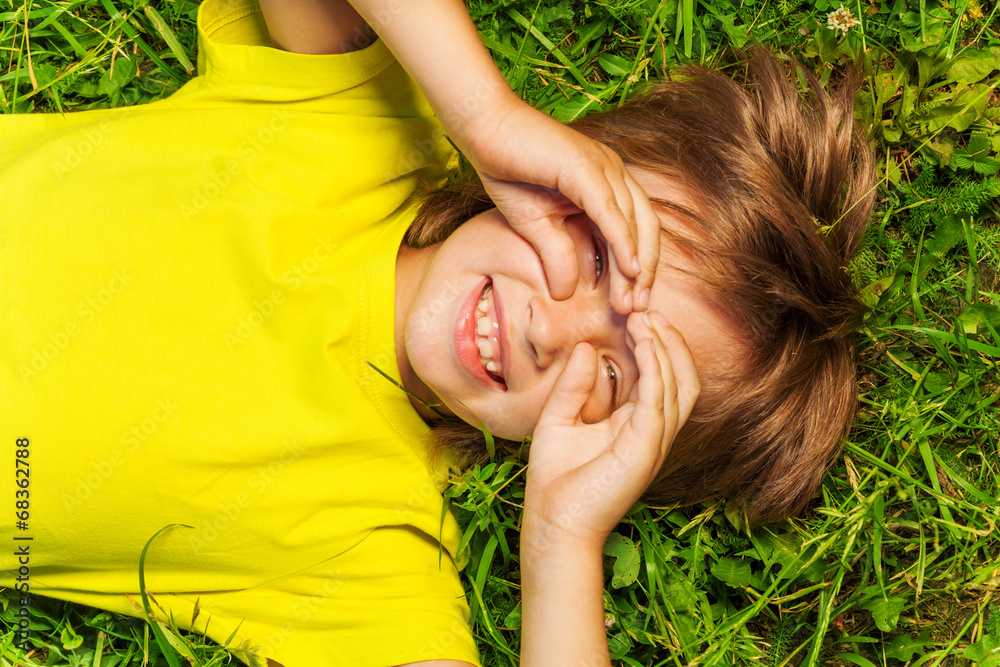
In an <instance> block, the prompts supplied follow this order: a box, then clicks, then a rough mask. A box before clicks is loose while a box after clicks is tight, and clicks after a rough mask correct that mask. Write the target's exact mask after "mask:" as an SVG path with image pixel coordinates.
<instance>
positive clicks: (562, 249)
mask: <svg viewBox="0 0 1000 667" xmlns="http://www.w3.org/2000/svg"><path fill="white" fill-rule="evenodd" d="M564 222H565V219H564V218H555V219H550V218H540V219H538V220H533V221H531V222H529V223H524V224H521V225H518V227H517V231H518V233H519V234H520V235H521V236H523V237H524V238H525V240H526V241H528V243H530V244H531V245H532V246H533V247H534V248H535V252H537V253H538V257H539V258H540V259H541V261H542V270H543V271H544V272H545V281H546V283H547V284H548V286H549V294H551V295H552V298H553V299H556V300H559V301H561V300H563V299H568V298H569V297H571V296H572V295H573V292H574V291H575V290H576V284H577V281H578V280H579V277H580V261H579V259H578V257H577V254H576V245H575V244H574V243H573V239H572V238H571V237H570V235H569V234H568V233H566V228H565V225H564Z"/></svg>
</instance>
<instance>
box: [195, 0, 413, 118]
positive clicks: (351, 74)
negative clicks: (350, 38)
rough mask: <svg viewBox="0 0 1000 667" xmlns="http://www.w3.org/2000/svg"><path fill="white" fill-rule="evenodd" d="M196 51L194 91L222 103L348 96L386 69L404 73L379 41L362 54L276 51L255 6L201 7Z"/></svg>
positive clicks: (223, 0)
mask: <svg viewBox="0 0 1000 667" xmlns="http://www.w3.org/2000/svg"><path fill="white" fill-rule="evenodd" d="M198 46H199V48H198V74H199V77H198V79H196V81H198V82H199V85H197V86H195V88H198V89H199V90H202V91H204V90H206V89H208V90H212V91H215V92H216V93H217V94H218V95H219V98H220V99H219V101H222V100H226V101H229V102H232V101H236V100H238V99H243V100H245V101H247V102H249V103H252V102H258V101H260V100H266V101H268V102H292V101H297V100H302V101H306V100H309V99H312V98H317V97H324V96H329V95H331V94H335V93H341V92H343V91H348V90H350V89H352V88H354V87H356V86H359V85H360V84H362V83H364V82H367V81H368V80H370V79H372V78H373V77H376V76H377V75H379V74H380V73H381V72H383V71H384V70H386V69H402V68H401V67H400V66H399V64H398V63H397V62H396V60H395V58H394V56H393V55H392V53H391V52H390V51H389V49H388V47H386V46H385V44H384V43H383V42H382V41H381V40H377V41H376V42H375V43H373V44H371V45H370V46H368V47H366V48H364V49H360V50H358V51H352V52H350V53H343V54H330V55H306V54H301V53H289V52H287V51H281V50H279V49H275V48H272V47H271V42H270V38H269V36H268V33H267V26H266V25H265V23H264V17H263V14H262V13H261V10H260V6H259V5H258V4H257V2H256V0H206V1H205V2H204V3H202V5H201V6H200V8H199V10H198ZM421 111H424V109H423V108H422V109H421ZM415 115H416V114H415ZM420 115H424V114H420Z"/></svg>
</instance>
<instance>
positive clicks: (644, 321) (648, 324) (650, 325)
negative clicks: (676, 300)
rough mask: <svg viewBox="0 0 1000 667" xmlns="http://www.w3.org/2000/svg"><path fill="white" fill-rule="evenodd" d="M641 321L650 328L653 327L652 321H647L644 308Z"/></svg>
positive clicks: (647, 315)
mask: <svg viewBox="0 0 1000 667" xmlns="http://www.w3.org/2000/svg"><path fill="white" fill-rule="evenodd" d="M642 321H643V323H644V324H645V325H646V326H647V327H649V328H650V329H652V328H653V323H652V322H650V321H649V313H648V312H646V311H645V310H644V311H642Z"/></svg>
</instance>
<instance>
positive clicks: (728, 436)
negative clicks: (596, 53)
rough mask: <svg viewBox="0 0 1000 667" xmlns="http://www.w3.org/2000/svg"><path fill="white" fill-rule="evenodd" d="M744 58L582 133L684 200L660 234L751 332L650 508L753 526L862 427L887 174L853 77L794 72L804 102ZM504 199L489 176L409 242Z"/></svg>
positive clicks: (682, 441)
mask: <svg viewBox="0 0 1000 667" xmlns="http://www.w3.org/2000/svg"><path fill="white" fill-rule="evenodd" d="M743 63H744V68H743V69H744V70H745V71H744V72H743V73H742V75H741V76H740V77H739V81H738V82H737V81H734V80H733V79H731V78H729V77H727V76H724V75H722V74H720V73H718V72H713V71H710V70H706V69H702V68H697V67H682V68H680V69H678V70H677V71H676V72H675V73H674V75H673V76H672V78H671V80H667V81H663V82H659V83H656V84H653V85H650V86H649V87H648V88H647V89H646V90H645V91H644V93H643V94H642V95H640V96H638V97H636V98H634V99H632V100H630V101H629V102H627V103H625V104H624V105H622V106H621V107H620V108H618V109H614V110H610V111H606V112H603V113H598V114H594V115H591V116H588V117H586V118H583V119H581V120H578V121H576V122H574V123H573V124H572V126H573V127H574V128H575V129H577V130H579V131H580V132H582V133H583V134H585V135H587V136H589V137H591V138H593V139H596V140H597V141H600V142H602V143H604V144H607V145H608V146H610V147H611V148H612V149H613V150H614V151H615V152H616V153H618V155H620V156H621V158H622V159H623V160H624V161H625V162H626V164H631V165H636V166H638V167H641V168H643V169H645V170H647V171H651V172H653V173H658V174H661V175H663V176H664V177H666V178H667V179H668V180H669V181H670V182H671V183H672V184H674V185H676V186H678V187H679V188H680V190H681V191H682V192H683V193H684V194H685V196H686V198H687V199H688V202H689V203H688V206H687V207H680V206H678V205H676V204H672V203H669V202H654V203H656V204H658V205H660V206H665V207H667V208H669V209H670V212H671V213H672V214H673V215H675V216H678V215H679V216H681V217H682V218H683V219H684V220H685V222H686V223H687V224H685V225H684V227H685V228H687V231H685V230H676V229H665V230H664V233H665V235H667V236H669V237H670V238H672V239H673V240H674V241H676V242H677V243H679V244H680V245H681V246H683V247H684V248H685V249H686V250H687V251H688V252H690V253H691V254H692V256H693V257H694V259H695V262H694V263H695V265H696V266H697V267H698V270H697V278H698V279H699V280H700V281H701V282H702V284H703V285H704V286H706V287H707V291H708V293H709V295H710V298H711V299H712V300H713V301H714V302H715V303H716V305H717V306H718V307H719V308H721V309H722V311H723V313H724V315H725V316H726V317H727V319H728V321H729V322H730V323H732V325H733V326H734V329H735V331H736V333H737V336H738V338H739V341H738V343H739V345H740V350H739V355H733V356H738V357H739V362H738V363H739V367H738V368H729V369H728V370H723V369H715V370H713V371H711V372H709V373H708V374H707V376H706V375H705V374H702V376H701V384H702V393H701V396H700V397H699V399H698V401H697V404H696V406H695V410H694V413H693V414H692V416H691V418H690V419H689V420H688V422H687V424H686V425H685V426H684V428H683V429H682V430H681V432H680V434H679V435H678V437H677V439H676V441H675V442H674V444H673V447H672V449H671V451H670V454H669V455H668V457H667V460H666V461H665V463H664V465H663V468H662V469H661V471H660V473H659V475H658V476H657V478H656V480H655V481H654V482H653V484H652V485H651V486H650V488H649V489H648V490H647V492H646V495H645V496H644V497H645V498H646V499H647V500H650V501H667V500H678V501H681V502H683V503H685V504H692V503H697V502H701V501H703V500H707V499H711V498H717V497H729V498H732V499H733V500H734V501H736V502H739V503H741V504H743V506H744V511H745V514H746V518H747V520H748V522H749V523H750V524H751V525H755V524H759V523H763V522H767V521H776V520H781V519H784V518H787V517H789V516H792V515H794V514H797V513H798V512H800V511H801V510H802V509H803V508H804V507H805V506H806V504H807V503H808V502H809V501H810V500H811V499H812V497H813V496H814V495H815V493H816V489H817V487H818V486H819V483H820V480H821V478H822V476H823V473H824V472H825V469H826V467H827V465H828V464H829V462H830V460H831V459H832V457H833V456H835V455H836V453H837V452H838V451H839V449H840V446H841V443H842V441H843V439H844V438H845V437H846V435H847V432H848V429H849V428H850V423H851V420H852V418H853V415H854V410H855V403H856V386H855V367H854V362H853V359H852V356H853V355H852V351H853V340H852V339H853V336H854V333H855V331H856V330H857V329H858V327H859V326H860V324H861V318H862V315H863V306H862V305H861V304H860V302H859V301H858V299H857V294H856V289H855V287H854V285H853V284H852V282H851V280H850V278H849V277H848V274H847V272H846V271H845V265H846V263H847V262H848V260H849V258H850V256H851V254H852V253H853V252H854V250H855V248H856V247H857V245H858V243H859V242H860V240H861V236H862V234H863V232H864V229H865V226H866V224H867V221H868V218H869V215H870V212H871V207H872V203H873V199H874V190H875V174H874V166H873V158H872V155H871V151H870V148H869V147H868V144H867V141H866V139H865V138H864V136H863V134H862V132H861V131H860V129H859V127H858V125H857V123H856V122H855V120H854V115H853V106H854V95H855V91H856V81H857V78H858V77H857V74H856V73H854V72H849V73H848V74H846V75H845V76H844V78H843V80H842V82H841V85H840V86H838V87H837V88H836V90H835V91H833V92H832V93H830V94H827V93H825V92H824V91H823V89H822V87H821V85H820V84H819V82H818V81H817V80H816V78H815V77H813V76H812V75H811V74H809V73H808V72H806V71H805V70H804V69H802V68H801V67H797V68H796V69H795V70H793V71H797V72H798V73H799V74H800V79H801V80H804V82H805V83H806V85H807V87H808V91H807V92H806V93H805V94H800V92H799V90H798V87H797V86H796V85H794V84H793V83H792V81H790V78H789V76H788V74H787V70H786V68H784V67H783V66H782V65H781V64H780V63H779V62H778V61H777V60H776V58H775V57H774V56H771V55H770V54H768V53H767V52H766V51H764V50H763V49H758V50H755V51H753V52H751V54H750V56H748V57H746V58H745V59H744V60H743ZM492 206H493V205H492V203H491V202H490V200H489V198H488V197H487V196H486V194H485V192H484V190H483V187H482V184H481V183H480V182H479V180H478V179H476V178H471V179H469V180H466V181H465V182H460V183H455V184H452V185H450V186H448V187H446V188H444V189H441V190H437V191H434V192H431V193H430V194H429V195H428V196H427V198H426V199H425V201H424V204H423V206H422V208H421V210H420V213H419V214H418V217H417V220H416V221H415V222H414V224H413V226H412V227H411V229H410V232H409V234H408V236H407V243H409V244H410V245H413V246H417V247H419V246H425V245H429V244H432V243H436V242H438V241H441V240H443V239H444V238H446V237H447V236H448V235H449V234H450V233H451V232H452V231H454V229H455V228H457V227H458V226H459V225H460V224H462V223H463V222H465V221H466V220H468V219H469V218H471V217H473V216H474V215H476V214H478V213H481V212H483V211H485V210H487V209H489V208H492ZM702 370H703V369H699V372H700V373H702ZM436 433H437V436H438V439H439V441H440V442H443V443H446V444H447V445H448V446H451V447H454V448H457V449H458V450H459V451H460V452H463V453H465V455H466V460H467V461H468V460H471V459H476V458H481V457H483V456H484V447H483V444H482V441H483V438H482V434H481V433H480V432H479V431H477V430H475V429H474V428H473V427H471V426H467V425H466V424H464V423H443V424H441V425H439V426H438V427H437V428H436ZM497 442H498V448H499V449H501V450H506V451H509V452H510V451H513V452H516V451H518V449H519V448H520V447H521V445H520V444H519V443H512V442H503V441H499V440H498V441H497Z"/></svg>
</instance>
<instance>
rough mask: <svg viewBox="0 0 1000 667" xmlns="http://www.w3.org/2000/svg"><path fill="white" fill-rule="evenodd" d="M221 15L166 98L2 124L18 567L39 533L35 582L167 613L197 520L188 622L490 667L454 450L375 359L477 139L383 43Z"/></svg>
mask: <svg viewBox="0 0 1000 667" xmlns="http://www.w3.org/2000/svg"><path fill="white" fill-rule="evenodd" d="M199 30H200V44H201V48H200V58H199V72H200V74H199V76H198V77H196V78H195V79H193V80H192V81H191V82H189V83H188V84H187V85H185V86H184V87H183V88H182V89H181V90H179V91H178V92H177V93H175V94H174V95H173V96H171V97H170V98H168V99H166V100H163V101H160V102H156V103H154V104H150V105H146V106H142V107H136V108H130V109H118V110H108V111H93V112H84V113H78V114H70V115H65V116H60V115H55V114H52V115H35V116H20V117H16V116H15V117H6V118H3V119H0V127H2V131H0V192H2V193H3V197H2V199H3V203H4V205H3V207H2V211H0V235H2V241H0V294H2V297H0V320H2V321H3V322H4V335H3V336H2V339H0V438H3V439H4V448H3V451H6V452H8V454H11V456H10V458H13V456H12V454H13V452H14V449H15V446H16V445H15V441H16V439H17V438H28V439H29V441H30V444H29V445H28V446H27V448H26V449H28V451H29V452H30V456H29V457H28V458H27V459H25V460H26V461H27V466H28V468H29V470H30V478H29V481H30V484H29V485H28V487H26V490H27V491H28V494H27V497H28V500H29V505H30V506H29V508H28V510H27V511H28V513H29V516H28V518H27V520H26V521H25V524H26V525H25V527H23V528H19V527H18V526H17V525H16V524H15V523H14V522H13V521H8V520H5V521H4V522H3V524H2V528H0V530H2V539H3V540H4V543H5V544H6V545H8V546H6V547H5V548H4V549H3V554H4V555H3V557H2V560H0V564H2V569H3V570H4V572H3V573H2V576H0V585H4V586H12V585H13V584H14V578H15V568H16V567H17V566H18V564H17V562H16V561H17V558H16V557H12V555H11V554H12V553H14V551H15V550H14V549H12V548H10V546H9V545H11V544H15V546H16V547H17V548H18V549H21V548H24V547H27V548H28V549H29V553H30V556H29V560H30V578H29V580H28V583H29V584H30V592H31V593H32V594H41V595H48V596H53V597H58V598H63V599H67V600H72V601H76V602H81V603H85V604H89V605H94V606H97V607H102V608H105V609H111V610H114V611H117V612H121V613H126V614H137V613H138V612H137V608H136V604H137V603H138V600H139V598H138V592H139V591H138V589H139V576H138V568H139V555H140V552H141V550H142V548H143V546H144V545H145V544H146V542H147V540H149V539H150V538H151V537H152V536H153V535H154V534H155V533H156V532H157V531H159V530H160V529H161V528H164V527H165V526H168V525H170V524H184V525H187V526H190V528H186V527H180V526H177V527H173V528H170V529H169V530H167V531H165V532H163V533H162V534H161V535H160V536H159V537H158V538H157V539H156V540H155V541H154V542H153V543H152V545H151V546H150V549H149V553H148V556H147V560H146V567H145V578H146V586H147V588H148V589H149V590H150V591H151V592H152V594H153V596H154V597H155V600H156V603H157V604H158V608H156V609H155V610H154V611H155V614H156V615H158V616H160V617H161V618H162V617H164V616H165V615H172V616H173V618H174V619H175V620H176V622H177V623H178V624H180V625H181V626H182V627H187V626H190V625H191V619H192V616H193V614H194V610H195V606H196V605H197V606H198V607H199V608H200V613H199V614H198V616H197V619H196V621H195V622H194V625H193V627H194V628H195V629H196V630H197V631H200V632H205V631H206V628H207V634H208V636H209V637H211V638H212V639H214V640H216V641H219V642H224V641H225V640H226V639H227V638H228V637H229V636H230V634H231V633H233V631H234V630H235V631H236V634H235V637H234V638H233V639H232V641H231V642H230V646H236V645H239V644H241V643H242V642H244V641H246V642H247V646H258V647H259V649H257V651H256V655H257V657H258V658H260V659H263V658H273V659H274V660H276V661H278V662H280V663H282V664H284V665H285V666H286V667H297V666H302V667H313V666H318V665H324V666H331V665H351V666H353V667H357V666H360V665H390V664H398V663H405V662H411V661H418V660H429V659H443V658H450V659H456V660H466V661H469V662H472V663H476V662H477V657H476V648H475V644H474V642H473V640H472V637H471V633H470V631H469V629H468V626H467V619H468V607H467V605H466V602H465V599H464V594H463V591H462V588H461V586H460V582H459V579H458V574H457V569H456V565H455V563H454V555H455V552H456V549H457V545H458V540H459V531H458V527H457V525H456V523H455V521H454V519H453V518H452V517H451V515H450V514H447V513H443V511H442V498H441V489H442V487H443V484H444V481H445V477H446V467H447V462H444V461H439V462H429V461H428V458H427V446H428V440H427V434H428V429H427V427H426V425H425V424H424V423H423V421H421V419H420V418H419V416H418V415H417V414H416V412H415V411H414V410H413V409H412V407H411V406H410V404H409V402H408V400H407V398H406V396H405V395H404V394H403V393H402V392H401V391H400V390H398V389H397V388H395V387H394V386H393V385H392V384H390V383H389V382H388V381H387V380H385V379H384V378H382V377H381V376H379V375H378V374H377V373H376V372H375V371H374V370H372V369H371V368H370V367H369V366H367V365H366V363H365V360H369V361H371V362H372V363H374V364H375V365H376V366H378V367H379V368H380V369H381V370H382V371H385V372H386V373H388V374H389V375H391V376H394V377H396V378H397V379H398V371H397V368H396V356H395V347H394V342H393V294H394V267H395V257H396V252H397V249H398V246H399V243H400V240H401V238H402V236H403V233H404V232H405V230H406V228H407V226H408V225H409V223H410V222H411V220H412V218H413V213H414V210H413V207H412V204H411V202H410V195H411V193H412V192H413V190H414V187H415V185H416V182H417V180H418V178H420V179H429V180H434V179H439V178H440V177H441V175H442V174H443V165H444V164H445V163H446V162H447V161H448V160H449V159H451V158H452V152H451V150H450V148H449V147H448V145H447V142H446V141H445V140H444V139H443V136H442V133H441V132H440V129H439V125H438V124H437V122H436V120H435V119H434V118H433V116H432V114H431V111H430V109H429V107H428V105H427V104H426V101H425V100H424V99H423V98H422V96H421V95H420V93H419V92H418V90H417V89H416V87H415V86H414V84H413V83H412V81H411V80H410V79H409V78H408V77H407V75H406V74H405V72H404V71H403V69H402V68H401V67H400V65H399V64H398V63H397V62H396V61H395V60H394V59H393V57H392V55H391V54H390V53H389V51H388V50H387V49H386V47H385V46H384V45H383V44H382V43H381V42H377V43H375V44H374V45H372V46H371V47H369V48H367V49H364V50H362V51H358V52H354V53H350V54H345V55H336V56H304V55H297V54H290V53H285V52H281V51H277V50H274V49H271V48H269V47H267V46H265V45H266V44H267V43H268V42H267V34H266V30H265V28H264V25H263V21H262V19H261V15H260V13H259V9H258V8H257V6H256V5H255V4H254V3H253V2H252V0H246V1H244V0H209V1H208V2H206V3H205V4H204V5H203V6H202V7H201V11H200V15H199ZM2 478H3V481H2V482H0V489H2V493H0V498H3V499H4V501H3V502H5V503H7V513H8V516H10V515H11V514H12V512H13V510H14V507H13V505H14V499H15V494H16V492H17V491H18V490H25V487H24V486H23V484H22V486H20V487H19V486H17V485H16V482H17V480H19V479H21V478H20V477H15V473H14V471H11V470H8V472H7V473H5V474H3V475H2ZM24 495H25V494H22V498H23V497H24ZM442 517H443V518H442ZM15 537H18V538H30V539H22V540H19V541H17V542H12V538H15ZM442 545H443V551H442V549H441V546H442ZM161 609H162V611H161ZM237 628H238V630H237ZM243 657H244V659H247V657H246V656H245V655H244V656H243Z"/></svg>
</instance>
